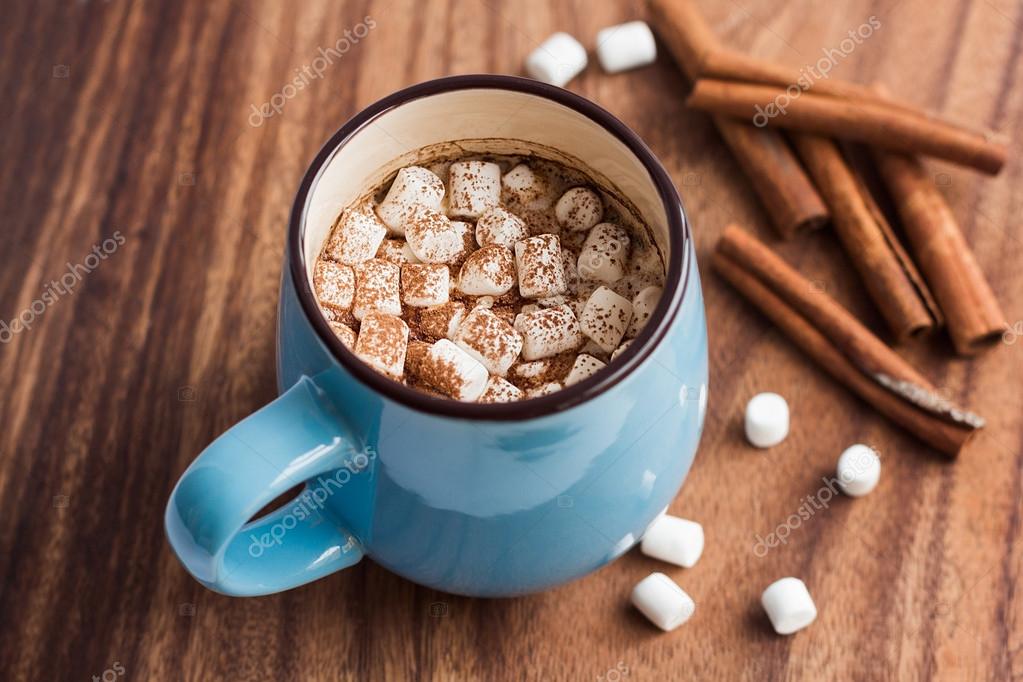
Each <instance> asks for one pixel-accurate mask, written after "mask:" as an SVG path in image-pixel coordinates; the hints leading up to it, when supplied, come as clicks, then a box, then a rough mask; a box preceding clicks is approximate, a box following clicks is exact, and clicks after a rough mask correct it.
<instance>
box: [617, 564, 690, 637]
mask: <svg viewBox="0 0 1023 682" xmlns="http://www.w3.org/2000/svg"><path fill="white" fill-rule="evenodd" d="M632 605H633V606H635V607H636V608H637V609H639V611H640V612H641V613H642V614H643V615H644V616H646V617H647V618H649V619H650V621H651V622H652V623H653V624H654V625H656V626H657V627H659V628H661V629H662V630H664V631H665V632H671V631H672V630H674V629H675V628H677V627H678V626H679V625H682V623H685V622H686V621H687V620H689V619H690V618H691V617H692V615H693V613H694V612H695V611H696V603H695V602H694V601H693V599H692V597H690V596H689V595H688V594H686V593H685V592H684V591H683V590H682V588H681V587H679V586H678V585H676V584H675V582H674V581H673V580H672V579H671V578H669V577H668V576H666V575H664V574H663V573H651V574H650V575H648V576H647V577H645V578H643V579H642V580H640V581H639V583H638V584H637V585H636V586H635V587H634V588H632Z"/></svg>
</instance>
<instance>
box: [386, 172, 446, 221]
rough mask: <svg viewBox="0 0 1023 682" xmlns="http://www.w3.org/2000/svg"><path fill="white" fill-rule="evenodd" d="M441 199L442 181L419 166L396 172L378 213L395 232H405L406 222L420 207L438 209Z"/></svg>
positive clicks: (442, 197) (442, 193)
mask: <svg viewBox="0 0 1023 682" xmlns="http://www.w3.org/2000/svg"><path fill="white" fill-rule="evenodd" d="M443 199H444V182H443V181H442V180H441V179H440V178H438V177H437V176H436V175H435V174H434V173H432V172H430V171H429V170H427V169H426V168H421V167H420V166H408V167H407V168H402V169H401V170H400V171H398V174H397V175H396V176H394V182H392V183H391V187H390V189H388V190H387V195H386V196H385V197H384V200H383V201H381V202H380V205H379V206H377V215H378V216H380V219H381V220H382V221H383V222H384V224H386V225H387V227H389V228H391V231H392V232H394V234H397V235H403V234H405V223H406V222H407V221H408V220H409V219H411V218H412V216H413V215H414V214H415V213H416V212H417V211H418V209H420V208H429V209H433V210H434V211H437V210H440V205H441V201H442V200H443Z"/></svg>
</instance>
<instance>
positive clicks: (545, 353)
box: [515, 306, 583, 360]
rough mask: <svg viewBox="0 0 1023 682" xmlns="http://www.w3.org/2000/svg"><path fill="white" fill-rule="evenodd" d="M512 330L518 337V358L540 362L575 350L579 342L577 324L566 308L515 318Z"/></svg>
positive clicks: (580, 342) (579, 334) (580, 333)
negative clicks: (520, 335)
mask: <svg viewBox="0 0 1023 682" xmlns="http://www.w3.org/2000/svg"><path fill="white" fill-rule="evenodd" d="M515 330H516V331H517V332H519V333H520V334H522V340H523V343H522V357H523V359H525V360H541V359H543V358H549V357H551V356H552V355H557V354H558V353H564V352H565V351H570V350H575V349H576V348H578V347H579V346H581V345H582V343H583V335H582V332H581V331H580V329H579V321H578V320H577V319H575V314H574V313H573V312H572V309H571V308H569V307H568V306H561V307H560V308H546V309H544V310H539V311H537V312H534V313H526V314H522V313H519V315H518V316H517V317H516V318H515Z"/></svg>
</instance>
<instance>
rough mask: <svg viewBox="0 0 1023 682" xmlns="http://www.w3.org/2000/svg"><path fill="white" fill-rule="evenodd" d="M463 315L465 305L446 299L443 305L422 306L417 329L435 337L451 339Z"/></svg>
mask: <svg viewBox="0 0 1023 682" xmlns="http://www.w3.org/2000/svg"><path fill="white" fill-rule="evenodd" d="M464 317H465V305H464V304H462V303H459V302H457V301H448V302H447V303H445V304H443V305H435V306H430V307H429V308H423V309H422V310H421V311H420V312H419V329H421V330H422V331H423V333H424V334H428V335H430V336H432V337H434V338H437V339H453V338H454V337H455V333H456V332H457V331H458V326H459V325H460V324H462V319H463V318H464Z"/></svg>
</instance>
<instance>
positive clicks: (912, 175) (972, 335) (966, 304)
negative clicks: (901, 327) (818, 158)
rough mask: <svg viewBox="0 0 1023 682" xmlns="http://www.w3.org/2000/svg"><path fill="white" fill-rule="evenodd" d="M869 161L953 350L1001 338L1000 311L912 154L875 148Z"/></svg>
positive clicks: (970, 350)
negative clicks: (940, 314) (889, 199)
mask: <svg viewBox="0 0 1023 682" xmlns="http://www.w3.org/2000/svg"><path fill="white" fill-rule="evenodd" d="M874 159H875V161H876V162H877V168H878V171H879V172H880V174H881V177H882V178H883V179H884V182H885V184H886V185H887V186H888V189H889V191H890V192H891V195H892V198H893V199H894V201H895V204H896V206H897V207H898V211H899V216H900V218H901V219H902V227H903V230H904V231H905V233H906V236H907V238H908V240H909V244H910V248H911V249H912V251H913V254H914V255H915V256H916V260H917V262H918V263H919V264H920V269H921V270H922V271H923V274H924V277H925V278H926V280H927V283H928V284H929V285H930V287H931V289H932V290H933V291H934V296H935V298H937V301H938V304H939V305H940V306H941V310H942V312H943V313H944V315H945V321H946V325H947V326H948V333H949V335H950V336H951V337H952V344H953V345H954V346H955V349H956V351H957V352H958V353H960V354H961V355H974V354H976V353H978V352H979V351H981V350H983V349H984V348H986V347H989V346H991V345H992V344H993V343H996V342H997V341H999V340H1001V338H1002V333H1003V332H1004V331H1005V330H1006V329H1007V328H1008V323H1007V322H1006V319H1005V314H1004V313H1003V312H1002V309H1001V307H1000V306H999V305H998V300H997V299H996V298H995V295H994V293H993V292H992V291H991V287H990V285H989V284H988V282H987V280H986V279H985V278H984V273H983V272H981V269H980V267H979V266H978V265H977V261H976V259H975V258H974V257H973V252H972V251H971V250H970V247H969V245H968V244H967V243H966V239H964V238H963V233H962V231H961V230H960V229H959V224H958V223H957V222H956V219H955V216H954V215H953V214H952V209H951V208H949V206H948V204H947V203H946V202H945V199H944V197H942V195H941V192H939V191H938V189H937V187H935V185H934V182H933V180H932V178H931V176H930V175H928V173H927V171H926V170H924V167H923V166H922V165H921V164H920V162H919V161H918V160H917V159H914V158H912V157H908V156H904V155H901V154H892V153H888V152H881V151H876V150H875V152H874Z"/></svg>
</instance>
